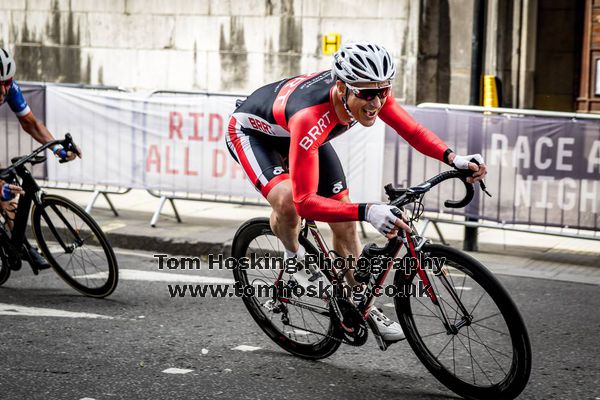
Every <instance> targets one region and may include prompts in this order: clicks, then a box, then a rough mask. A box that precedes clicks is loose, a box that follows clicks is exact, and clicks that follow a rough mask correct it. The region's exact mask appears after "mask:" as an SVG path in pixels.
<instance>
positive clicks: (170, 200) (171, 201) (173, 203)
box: [169, 198, 181, 223]
mask: <svg viewBox="0 0 600 400" xmlns="http://www.w3.org/2000/svg"><path fill="white" fill-rule="evenodd" d="M169 202H170V203H171V207H173V212H174V213H175V218H177V222H179V223H181V218H180V217H179V213H178V212H177V208H176V207H175V200H173V199H171V198H169Z"/></svg>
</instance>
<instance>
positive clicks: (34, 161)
mask: <svg viewBox="0 0 600 400" xmlns="http://www.w3.org/2000/svg"><path fill="white" fill-rule="evenodd" d="M25 157H28V156H18V157H13V158H11V159H10V162H11V163H13V164H14V163H16V162H17V161H19V160H20V159H21V158H25ZM44 161H46V156H35V157H33V158H32V159H31V160H29V161H28V162H29V163H31V165H35V164H39V163H43V162H44Z"/></svg>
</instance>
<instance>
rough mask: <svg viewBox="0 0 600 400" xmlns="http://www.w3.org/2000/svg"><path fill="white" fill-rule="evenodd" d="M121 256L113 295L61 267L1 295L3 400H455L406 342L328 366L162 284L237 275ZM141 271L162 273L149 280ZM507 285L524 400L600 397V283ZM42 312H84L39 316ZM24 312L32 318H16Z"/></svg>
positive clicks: (367, 348)
mask: <svg viewBox="0 0 600 400" xmlns="http://www.w3.org/2000/svg"><path fill="white" fill-rule="evenodd" d="M117 255H118V258H119V262H120V268H121V270H122V278H123V279H121V281H120V283H119V287H118V288H117V290H116V292H115V293H114V294H113V295H112V296H110V297H109V298H108V299H104V300H97V299H91V298H86V297H83V296H81V295H79V294H77V293H76V292H75V291H74V290H72V289H71V288H69V287H68V286H66V284H64V283H63V282H62V281H61V280H60V279H59V278H58V277H57V276H56V274H54V272H53V271H44V272H43V273H42V274H40V275H39V276H37V277H34V276H33V275H32V273H31V271H30V270H29V267H28V266H27V265H26V266H25V267H24V268H23V269H22V270H21V271H19V272H17V273H14V274H13V275H12V276H11V278H10V280H9V281H8V282H7V283H6V284H5V285H4V286H3V287H2V288H0V303H1V304H0V309H1V310H2V311H1V312H0V321H1V322H0V335H1V336H0V337H1V339H0V393H1V394H0V398H2V399H97V400H100V399H188V398H189V399H233V398H236V399H273V398H285V399H331V398H334V399H450V398H457V397H456V396H455V395H454V394H453V393H452V392H450V391H449V390H447V389H446V388H445V387H444V386H442V385H441V384H439V383H438V382H437V381H436V380H435V378H434V377H433V376H432V375H430V374H429V373H428V371H427V370H426V369H425V368H424V367H423V366H422V365H421V364H420V363H419V361H418V360H417V358H416V357H415V355H414V354H413V352H412V351H411V349H410V346H409V345H408V344H407V343H406V342H400V343H397V344H394V345H393V346H392V347H390V349H389V350H388V351H386V352H381V351H379V350H378V348H377V347H376V345H375V342H374V341H373V339H369V341H368V342H367V344H366V345H364V346H363V347H360V348H355V347H349V346H346V345H344V346H342V347H341V348H340V349H339V350H338V352H337V353H335V354H334V355H333V356H332V357H330V358H328V359H326V360H323V361H318V362H311V361H305V360H302V359H298V358H296V357H293V356H292V355H290V354H288V353H286V352H285V351H283V350H282V349H280V348H279V347H278V346H277V345H276V344H274V343H273V342H271V341H270V340H269V339H268V338H267V337H266V336H265V335H264V334H263V333H262V331H261V330H260V328H259V327H258V326H257V325H256V324H255V322H254V321H253V320H252V319H251V317H250V315H249V314H248V313H247V311H246V309H245V307H244V305H243V303H242V301H241V299H239V298H235V297H234V298H219V299H216V298H207V299H193V298H171V297H170V296H169V291H168V288H167V285H168V282H167V281H166V280H169V279H174V278H175V277H176V275H175V274H187V275H189V276H190V277H197V276H200V275H202V276H212V277H221V278H229V279H230V278H231V273H230V272H229V271H206V270H202V271H185V272H182V271H176V272H173V271H169V272H165V271H158V269H157V262H156V260H155V259H153V258H152V257H151V255H150V253H140V254H136V253H134V252H129V251H117ZM135 270H138V271H150V272H153V273H162V274H166V275H164V278H165V279H161V278H162V277H163V276H159V277H158V278H157V279H160V280H158V281H148V280H141V279H140V278H139V276H138V275H136V273H135ZM152 276H154V275H152ZM499 277H500V280H501V282H502V283H503V284H504V285H505V286H506V287H507V288H508V290H509V291H510V293H511V294H512V295H513V298H514V299H515V301H516V303H517V305H518V306H519V308H520V310H521V312H522V314H523V316H524V318H525V321H526V323H527V326H528V329H529V333H530V337H531V341H532V347H533V356H534V358H533V371H532V375H531V379H530V382H529V385H528V386H527V388H526V389H525V391H524V392H523V394H522V396H521V398H523V399H555V398H556V399H600V382H599V381H600V378H599V377H600V362H599V361H598V355H599V354H600V351H599V344H600V341H599V339H598V337H599V336H598V335H599V333H600V313H599V312H598V310H599V309H600V297H599V296H598V294H599V290H598V286H596V285H587V284H581V283H568V282H561V281H551V280H545V279H532V278H520V277H513V276H499ZM126 278H127V279H126ZM190 279H192V278H190ZM21 307H30V308H21ZM31 307H34V308H31ZM38 308H44V309H46V311H48V310H47V309H51V310H62V311H68V312H73V313H83V314H74V315H71V316H70V317H56V316H47V315H46V316H40V315H38V314H39V313H41V311H44V310H41V311H40V310H38ZM11 310H12V311H11ZM23 310H28V311H27V312H29V313H31V314H33V315H31V316H22V315H8V314H11V312H13V311H14V312H19V313H23V312H25V311H23ZM384 310H385V311H386V313H388V314H389V315H390V316H391V315H393V310H392V309H391V308H389V307H388V308H387V309H386V308H384ZM90 313H91V314H93V315H88V314H90ZM98 315H100V316H106V317H110V318H99V317H97V316H98ZM95 316H96V318H94V317H95ZM240 345H245V346H252V347H257V348H259V349H256V350H254V351H241V350H236V349H235V348H236V347H238V346H240ZM169 368H178V369H183V370H191V371H190V372H188V373H185V374H170V373H166V372H164V371H165V370H168V369H169Z"/></svg>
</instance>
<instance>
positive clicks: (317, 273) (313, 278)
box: [308, 271, 323, 282]
mask: <svg viewBox="0 0 600 400" xmlns="http://www.w3.org/2000/svg"><path fill="white" fill-rule="evenodd" d="M321 277H323V274H322V273H321V271H315V272H313V273H312V274H311V275H310V276H309V277H308V281H309V282H314V281H316V280H317V279H319V278H321Z"/></svg>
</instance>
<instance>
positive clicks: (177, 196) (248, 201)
mask: <svg viewBox="0 0 600 400" xmlns="http://www.w3.org/2000/svg"><path fill="white" fill-rule="evenodd" d="M156 95H185V96H190V95H192V96H193V95H202V96H209V97H210V96H223V97H238V98H239V97H247V95H245V94H232V93H218V92H216V93H213V92H208V91H172V90H156V91H154V92H152V93H150V95H149V96H148V97H149V98H150V97H153V96H156ZM147 192H148V193H149V194H151V195H152V196H154V197H156V198H158V199H160V201H159V203H158V205H157V207H156V210H155V211H154V214H153V215H152V219H151V220H150V226H152V227H156V223H157V222H158V219H159V218H160V215H161V213H162V210H163V208H164V206H165V203H166V202H167V201H168V202H169V203H170V204H171V207H172V209H173V213H174V214H175V219H176V220H177V222H182V220H181V217H180V215H179V212H178V211H177V207H176V206H175V200H190V201H206V202H215V203H229V204H240V205H253V206H268V205H269V203H267V201H266V200H264V199H263V198H249V197H240V196H232V195H213V194H198V193H183V192H173V191H166V190H154V189H147Z"/></svg>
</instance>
